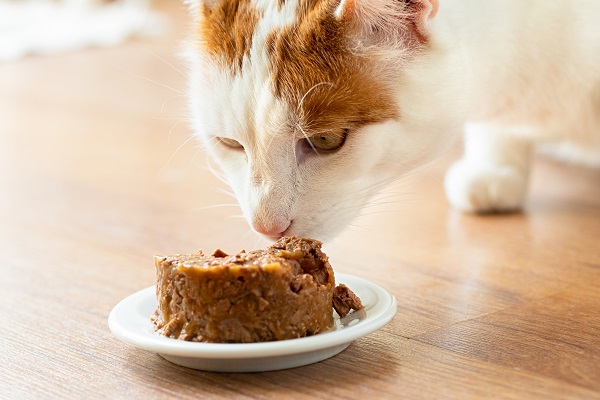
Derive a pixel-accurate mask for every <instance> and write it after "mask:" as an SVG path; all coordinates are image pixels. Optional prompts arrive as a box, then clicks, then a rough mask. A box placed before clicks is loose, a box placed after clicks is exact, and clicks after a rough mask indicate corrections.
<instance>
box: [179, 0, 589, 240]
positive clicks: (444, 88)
mask: <svg viewBox="0 0 600 400" xmlns="http://www.w3.org/2000/svg"><path fill="white" fill-rule="evenodd" d="M367 1H369V0H356V2H357V3H361V2H367ZM385 1H390V2H392V0H377V3H378V4H379V5H381V4H383V3H384V2H385ZM424 1H427V0H424ZM273 3H274V2H268V1H265V0H256V4H257V7H258V8H259V9H260V10H261V11H262V12H263V13H264V16H265V17H264V18H263V19H261V21H260V23H259V27H258V30H257V32H256V34H255V37H254V41H253V47H252V49H251V53H250V54H251V56H250V57H251V59H252V63H245V64H244V67H243V70H242V72H241V74H238V75H235V76H233V75H232V74H231V73H230V72H228V71H227V69H225V68H222V66H220V65H218V64H215V63H214V62H213V61H211V60H210V59H208V58H206V57H204V56H203V55H201V54H192V55H191V56H190V60H191V72H192V78H191V87H190V93H191V98H192V102H191V105H192V113H193V117H194V124H195V130H196V131H197V132H198V135H199V136H200V137H201V138H202V139H203V141H204V143H205V144H206V145H207V146H208V148H209V149H210V151H211V153H212V154H213V155H214V156H215V158H216V160H218V162H219V164H220V166H221V167H222V169H223V171H224V173H225V175H226V177H227V179H228V181H229V183H230V184H231V186H232V188H233V189H234V192H235V194H236V196H237V197H238V199H239V202H240V204H241V207H242V209H243V212H244V215H245V216H246V218H247V220H248V222H249V223H250V225H251V226H253V227H254V229H255V230H257V231H259V232H261V233H263V234H265V235H267V236H278V235H280V234H286V235H299V236H310V237H315V238H319V239H321V240H324V239H327V238H330V237H332V236H334V235H335V234H337V233H339V232H340V231H341V230H342V229H343V228H344V227H345V226H346V225H347V224H348V223H349V221H350V220H351V219H352V218H353V217H355V216H356V215H357V214H358V213H359V211H360V209H361V208H362V207H363V206H364V205H365V204H366V203H367V202H368V201H369V199H370V198H371V197H372V196H373V195H374V194H375V193H377V191H378V190H380V189H381V188H382V187H383V186H385V185H387V184H388V183H390V182H392V181H393V180H394V179H397V178H398V177H401V176H402V175H403V174H406V173H408V172H410V171H411V170H413V169H414V168H416V167H417V166H419V165H421V164H422V163H423V162H425V161H427V160H430V159H431V158H432V157H435V156H436V155H438V154H440V152H442V151H443V150H444V149H445V148H446V147H447V145H448V143H449V142H450V141H451V140H452V138H453V137H454V133H455V132H458V131H460V129H461V127H462V126H463V125H465V123H467V124H466V125H465V126H466V130H465V132H466V141H465V156H464V158H463V159H462V160H460V161H459V162H457V163H456V164H455V165H454V166H453V167H452V168H451V169H450V171H449V173H448V175H447V178H446V182H445V185H446V190H447V194H448V198H449V200H450V202H451V203H452V204H454V205H455V206H456V207H458V208H460V209H463V210H467V211H475V212H482V211H496V210H512V209H516V208H519V207H520V206H521V205H522V202H523V199H524V197H525V193H526V191H527V181H528V175H529V170H530V158H531V154H532V152H533V145H532V143H533V142H539V141H547V140H550V141H564V140H568V142H569V145H568V146H570V147H569V151H568V153H569V154H570V155H571V157H572V156H573V154H576V153H577V151H576V150H574V149H577V148H578V146H581V145H583V146H585V149H586V151H585V154H586V158H585V160H588V162H590V160H591V162H593V161H594V160H600V156H599V155H600V117H599V115H600V34H599V33H598V32H600V30H598V29H596V28H595V26H596V23H597V21H598V20H600V2H598V1H596V0H577V1H575V0H553V1H546V0H530V1H522V0H486V1H484V2H483V1H478V0H440V5H439V6H440V8H439V10H438V12H437V14H436V16H435V18H433V19H431V20H427V24H426V25H427V26H426V29H427V33H428V35H429V46H428V50H426V51H425V52H420V53H414V51H413V52H412V53H411V50H410V49H406V48H402V42H401V41H402V38H401V37H400V36H399V37H398V43H395V44H394V45H393V46H390V42H389V41H387V42H386V43H381V46H382V47H381V48H379V49H378V48H376V47H373V46H374V44H373V43H369V44H368V45H369V48H367V49H365V48H363V49H360V48H359V47H360V43H359V44H358V45H357V46H358V47H357V49H356V50H357V51H359V52H360V51H361V50H362V51H363V54H365V55H369V56H370V57H377V59H378V60H380V65H381V71H382V73H381V74H380V76H381V79H382V80H383V83H384V84H385V85H387V86H388V87H391V88H393V89H394V91H395V93H396V103H397V104H396V105H397V107H398V110H399V113H400V115H401V118H400V119H399V120H393V121H392V120H390V121H387V122H384V123H379V124H374V125H370V126H366V127H364V128H361V131H360V132H353V133H352V135H350V136H349V138H348V140H347V143H346V144H345V145H344V146H343V147H342V148H341V149H340V150H339V151H338V152H336V153H333V154H328V155H326V154H314V153H312V152H310V151H306V150H302V146H300V145H299V143H301V141H302V140H303V136H302V130H301V129H300V128H301V127H300V128H299V127H298V126H297V122H296V118H294V117H295V113H296V110H295V109H294V107H289V106H287V105H286V104H284V103H282V102H281V101H280V100H278V99H277V98H276V97H275V96H274V95H273V93H272V92H271V88H270V85H269V75H268V74H269V70H268V60H267V58H266V55H265V54H264V47H263V45H264V39H265V37H266V35H267V34H268V32H270V30H272V29H273V28H275V27H281V26H285V25H286V24H289V23H291V22H292V21H293V18H294V15H295V9H296V5H297V4H296V1H295V0H288V1H286V3H285V7H284V8H283V9H282V10H277V7H276V6H275V5H274V4H273ZM363 4H368V3H363ZM340 7H341V6H340ZM366 9H368V10H369V12H374V13H376V12H377V9H379V8H377V7H366ZM381 9H385V7H383V8H381ZM430 10H431V8H429V9H426V11H427V12H429V11H430ZM336 13H337V14H338V15H341V14H342V11H340V8H338V10H337V11H336ZM379 20H381V19H379ZM383 20H385V18H383ZM386 21H387V22H386V24H387V23H388V22H389V20H386ZM363 22H365V21H363ZM367 22H368V18H367ZM363 33H364V32H363ZM350 39H352V38H350ZM363 42H364V41H363ZM216 137H228V138H232V139H236V140H238V141H239V142H240V143H241V144H243V146H244V150H245V151H241V150H239V149H237V150H236V149H231V148H227V147H225V146H223V145H222V144H220V143H217V142H216V139H215V138H216ZM578 143H579V144H578ZM290 223H291V225H289V224H290ZM288 225H289V226H288Z"/></svg>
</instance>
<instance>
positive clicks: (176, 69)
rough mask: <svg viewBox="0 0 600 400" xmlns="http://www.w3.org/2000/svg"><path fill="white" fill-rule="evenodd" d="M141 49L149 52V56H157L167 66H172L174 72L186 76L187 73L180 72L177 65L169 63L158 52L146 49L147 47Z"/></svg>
mask: <svg viewBox="0 0 600 400" xmlns="http://www.w3.org/2000/svg"><path fill="white" fill-rule="evenodd" d="M141 50H142V51H144V52H146V53H148V54H150V55H151V56H153V57H155V58H158V59H159V60H160V61H162V62H164V63H165V64H167V65H168V66H169V67H171V68H173V70H175V71H176V72H178V73H179V74H180V75H181V76H183V77H184V78H187V75H186V74H184V73H183V72H181V70H179V69H178V68H177V67H175V66H174V65H173V64H171V63H170V62H168V61H167V60H165V59H164V58H163V57H161V56H159V55H158V54H156V53H155V52H153V51H151V50H148V49H144V48H142V49H141Z"/></svg>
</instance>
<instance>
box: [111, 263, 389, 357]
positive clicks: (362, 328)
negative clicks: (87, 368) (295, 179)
mask: <svg viewBox="0 0 600 400" xmlns="http://www.w3.org/2000/svg"><path fill="white" fill-rule="evenodd" d="M335 277H336V284H339V283H345V284H347V286H348V287H350V288H352V285H356V284H359V285H361V286H365V287H367V288H369V289H371V290H372V291H374V292H375V294H376V296H377V303H380V302H381V301H384V302H385V303H386V304H383V307H384V308H382V309H381V310H379V311H377V312H376V314H375V315H372V316H369V315H368V316H367V319H368V318H371V320H370V321H368V323H366V324H360V323H359V324H356V325H351V326H347V327H344V328H343V329H341V330H336V331H332V332H323V333H320V334H317V335H314V336H309V337H303V338H297V339H288V340H280V341H272V342H260V343H202V342H188V341H182V340H178V339H172V338H167V337H164V336H159V335H156V337H147V336H146V335H145V334H142V333H141V332H142V331H141V330H140V332H139V333H138V332H134V331H131V330H129V329H127V328H125V327H124V325H123V324H122V323H121V322H120V320H119V313H120V312H122V309H123V308H125V307H126V306H129V305H130V304H133V303H134V302H137V303H136V304H139V303H141V302H142V301H144V300H147V298H148V297H149V293H152V296H153V297H155V294H154V293H155V292H154V288H155V286H150V287H147V288H145V289H141V290H139V291H137V292H134V293H132V294H130V295H129V296H127V297H125V298H124V299H123V300H121V301H120V302H119V303H117V305H115V306H114V307H113V309H112V310H111V312H110V314H109V317H108V325H109V328H110V330H111V332H112V333H113V335H114V336H116V337H117V338H118V339H120V340H121V341H123V342H125V343H127V344H129V345H132V346H134V347H137V348H140V349H143V350H147V351H151V352H155V353H158V354H167V355H172V356H178V357H189V358H202V359H248V358H264V357H276V356H284V355H294V354H299V353H306V352H310V351H317V350H321V349H326V348H330V347H333V346H337V345H341V344H345V343H350V342H352V341H354V340H356V339H359V338H361V337H363V336H366V335H368V334H370V333H373V332H375V331H377V330H379V329H381V328H382V327H384V326H385V325H387V324H388V323H389V322H390V321H391V320H392V319H393V317H394V316H395V314H396V311H397V301H396V298H395V297H394V296H393V295H392V294H391V293H390V292H389V291H388V290H387V289H385V288H383V287H382V286H379V285H377V284H376V283H373V282H371V281H369V280H366V279H364V278H361V277H357V276H354V275H349V274H342V273H339V274H336V276H335ZM351 281H354V282H351ZM377 303H376V304H377ZM148 321H150V315H148ZM149 324H150V322H148V325H149Z"/></svg>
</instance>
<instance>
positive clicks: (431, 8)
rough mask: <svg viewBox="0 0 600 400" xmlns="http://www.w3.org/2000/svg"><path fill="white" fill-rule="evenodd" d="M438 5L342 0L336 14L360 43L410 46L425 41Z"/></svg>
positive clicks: (431, 0) (431, 1) (413, 0)
mask: <svg viewBox="0 0 600 400" xmlns="http://www.w3.org/2000/svg"><path fill="white" fill-rule="evenodd" d="M438 6H439V5H438V0H342V1H341V2H340V4H339V6H338V7H337V9H336V11H335V13H336V17H337V18H338V19H339V20H341V21H342V22H343V23H344V24H346V25H347V26H348V28H349V29H350V32H352V33H353V34H355V35H358V36H359V38H360V39H361V41H364V42H367V43H371V44H373V42H386V43H388V44H389V43H390V41H393V42H400V43H399V44H402V45H407V44H408V45H410V44H415V43H424V42H427V40H428V37H429V23H430V21H431V20H432V19H433V18H434V17H435V15H436V14H437V11H438Z"/></svg>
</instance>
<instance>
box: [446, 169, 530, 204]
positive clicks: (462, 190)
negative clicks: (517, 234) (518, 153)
mask: <svg viewBox="0 0 600 400" xmlns="http://www.w3.org/2000/svg"><path fill="white" fill-rule="evenodd" d="M527 180H528V179H527V174H526V173H523V172H521V171H519V170H518V169H516V168H513V167H510V166H493V165H492V166H481V165H479V164H472V163H471V164H469V163H466V162H465V161H458V162H456V163H455V164H454V165H452V167H451V168H450V169H449V170H448V172H447V174H446V179H445V182H444V186H445V189H446V196H447V197H448V201H450V204H452V205H453V206H454V207H456V208H458V209H460V210H462V211H467V212H474V213H485V212H502V211H514V210H517V209H519V208H521V206H522V203H523V200H524V198H525V195H526V192H527Z"/></svg>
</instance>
